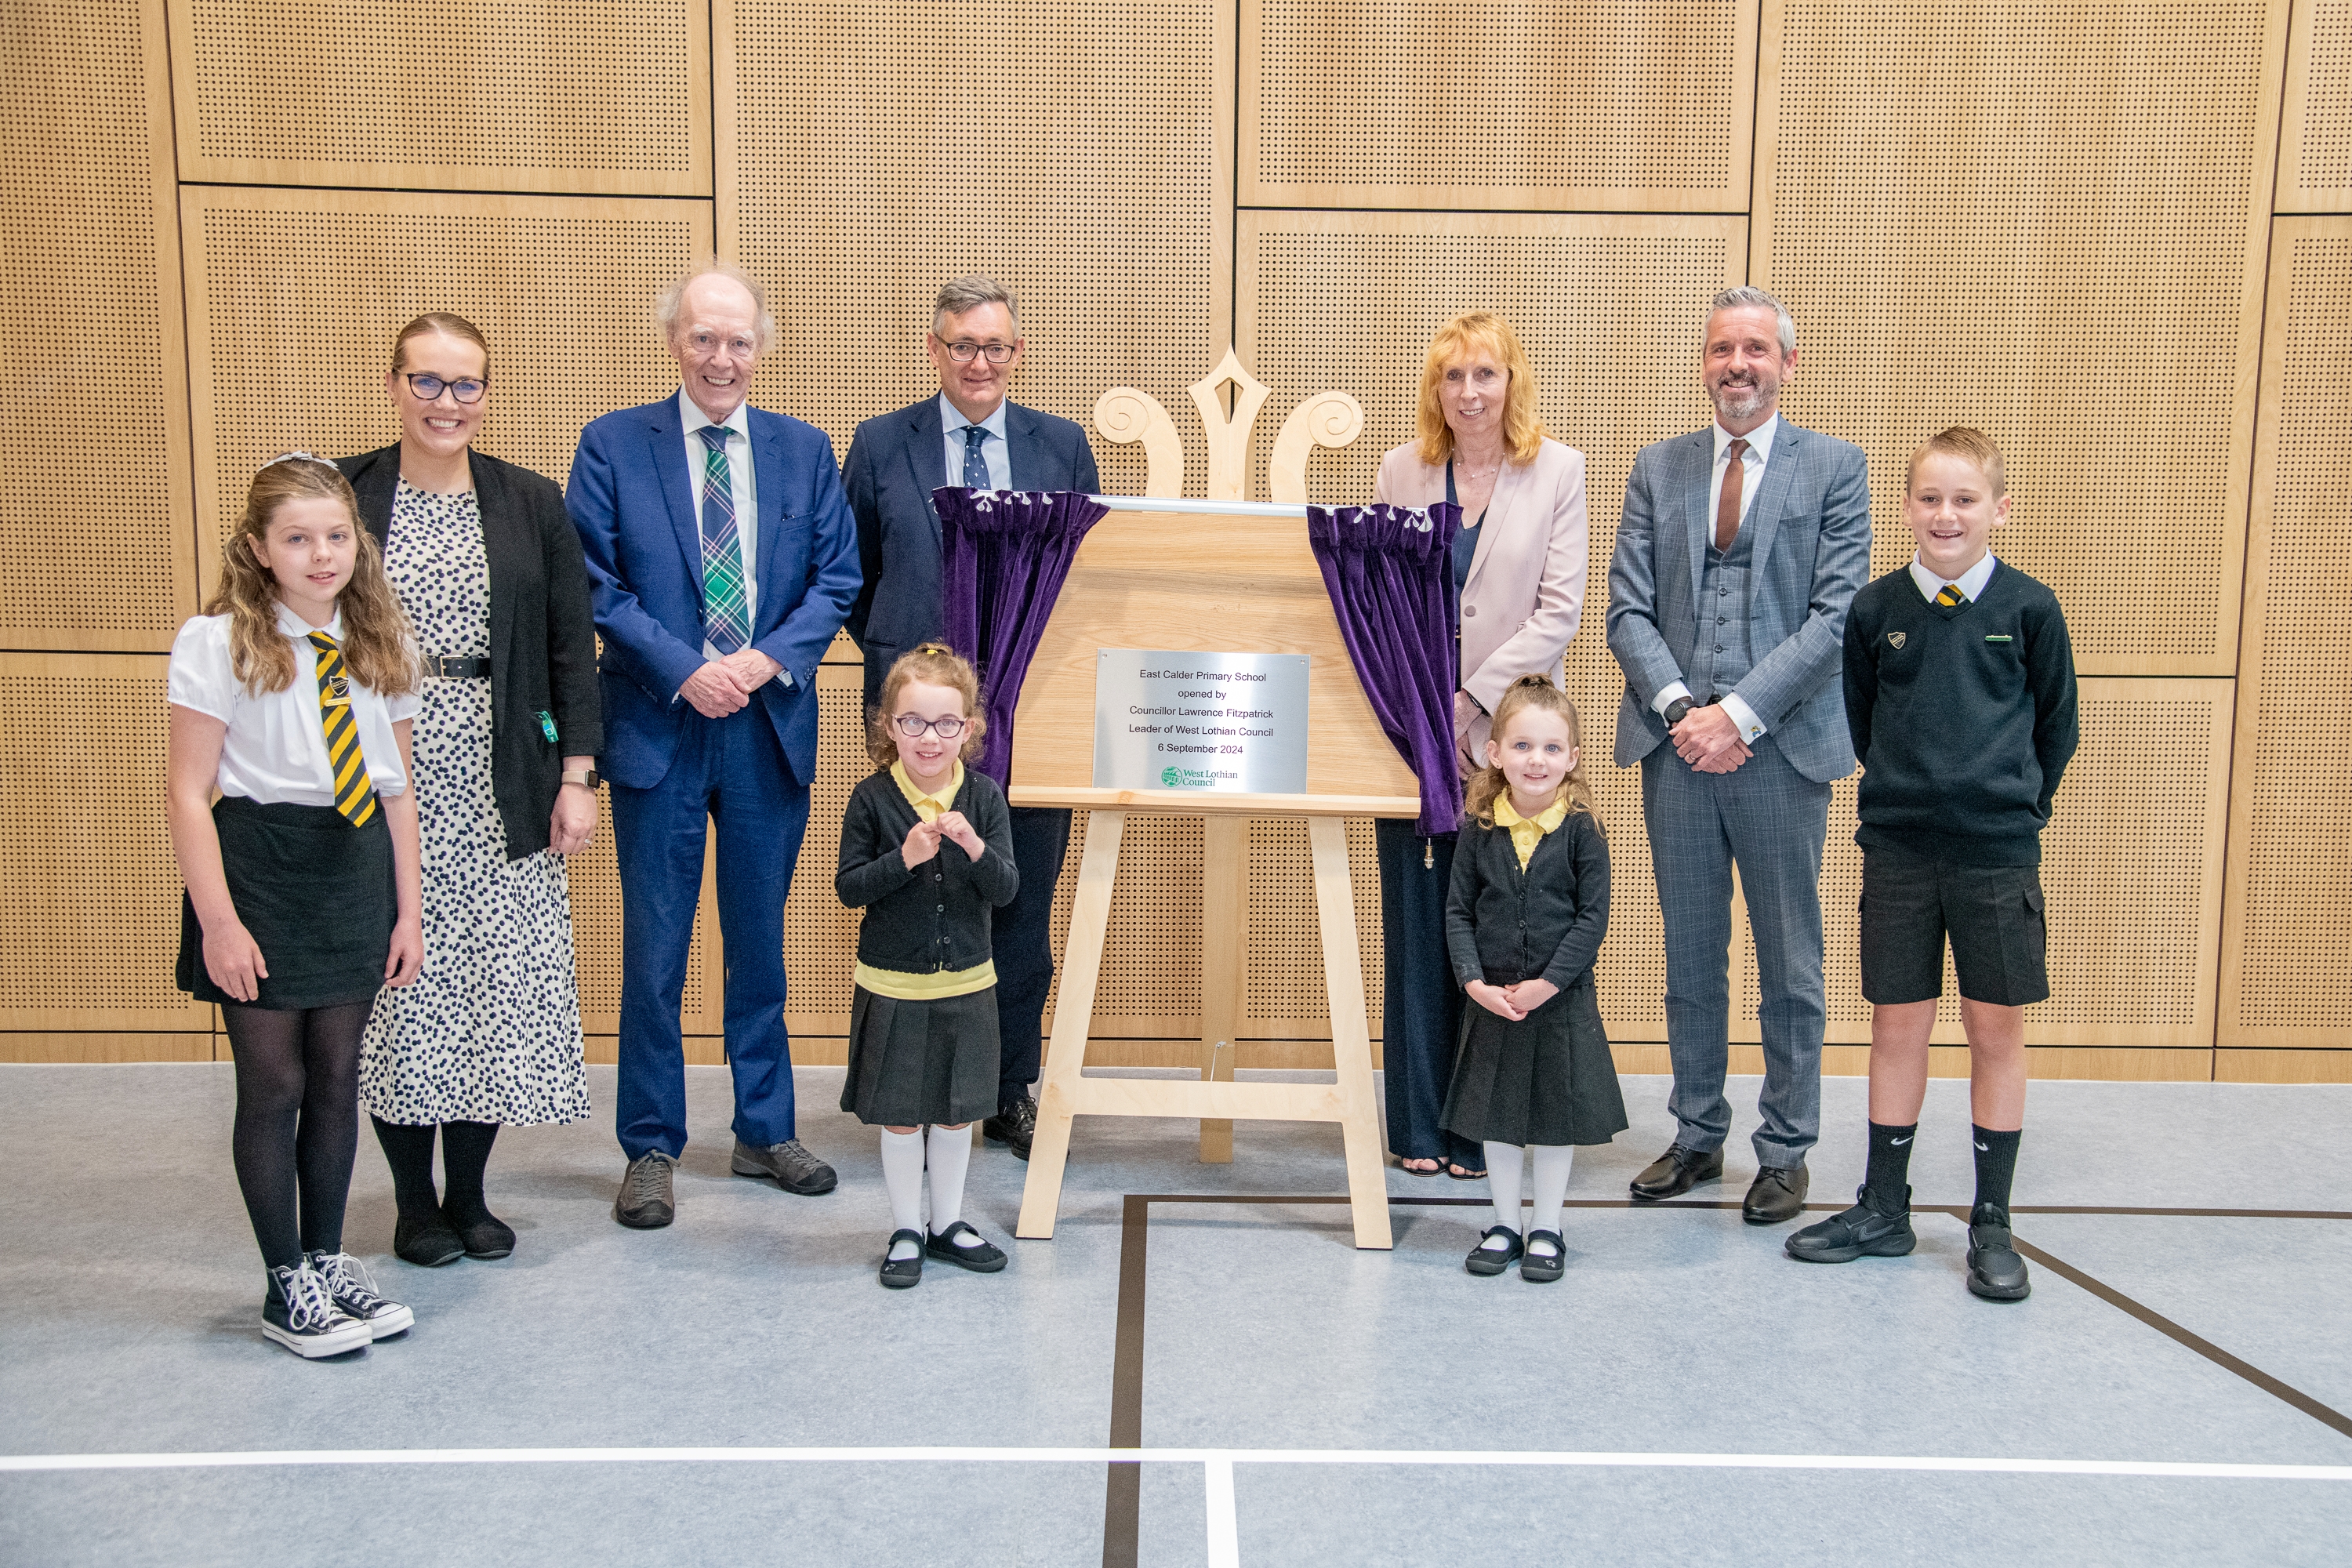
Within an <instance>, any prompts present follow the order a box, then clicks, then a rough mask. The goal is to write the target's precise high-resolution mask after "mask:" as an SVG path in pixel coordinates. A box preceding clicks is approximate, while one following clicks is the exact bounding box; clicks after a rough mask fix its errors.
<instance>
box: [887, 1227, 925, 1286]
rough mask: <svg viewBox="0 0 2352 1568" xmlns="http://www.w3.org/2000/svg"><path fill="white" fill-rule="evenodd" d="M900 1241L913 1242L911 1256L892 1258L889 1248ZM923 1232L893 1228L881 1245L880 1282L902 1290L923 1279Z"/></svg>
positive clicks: (919, 1282)
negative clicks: (913, 1247)
mask: <svg viewBox="0 0 2352 1568" xmlns="http://www.w3.org/2000/svg"><path fill="white" fill-rule="evenodd" d="M902 1241H911V1242H913V1243H914V1244H915V1248H916V1251H915V1256H914V1257H912V1258H892V1257H891V1256H890V1249H891V1248H892V1247H896V1246H898V1244H899V1243H900V1242H902ZM922 1246H923V1233H922V1232H921V1231H919V1230H894V1231H892V1232H891V1233H890V1239H889V1240H888V1241H887V1242H885V1243H883V1245H882V1283H883V1284H884V1285H886V1286H887V1287H888V1288H889V1289H893V1290H904V1289H907V1288H908V1286H909V1285H919V1284H921V1283H922V1281H923V1254H922Z"/></svg>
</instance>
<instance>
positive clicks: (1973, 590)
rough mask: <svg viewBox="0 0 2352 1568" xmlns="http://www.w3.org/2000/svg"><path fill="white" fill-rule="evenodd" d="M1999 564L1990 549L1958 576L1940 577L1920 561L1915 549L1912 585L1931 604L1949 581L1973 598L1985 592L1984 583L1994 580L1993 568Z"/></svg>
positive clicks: (1912, 559)
mask: <svg viewBox="0 0 2352 1568" xmlns="http://www.w3.org/2000/svg"><path fill="white" fill-rule="evenodd" d="M1997 564H1999V563H1997V562H1995V561H1994V560H1993V558H1992V552H1991V551H1990V550H1988V551H1986V552H1984V558H1983V559H1982V560H1980V561H1979V562H1978V563H1976V564H1975V565H1973V566H1971V567H1969V569H1968V570H1967V571H1965V572H1963V573H1961V574H1959V575H1958V576H1957V577H1938V576H1937V575H1936V574H1934V573H1933V572H1930V571H1928V570H1927V568H1926V567H1925V566H1922V565H1921V564H1920V563H1919V555H1918V552H1916V551H1914V552H1912V555H1911V585H1912V586H1913V587H1915V588H1916V589H1918V590H1919V596H1920V597H1921V598H1923V599H1925V600H1927V602H1928V603H1929V604H1933V603H1935V601H1936V595H1938V594H1940V593H1942V592H1943V591H1944V584H1947V583H1953V584H1958V586H1959V590H1960V592H1961V593H1962V594H1963V595H1967V596H1968V597H1969V599H1971V600H1973V599H1975V598H1976V597H1977V595H1979V594H1982V593H1983V592H1984V585H1985V584H1987V583H1989V582H1990V581H1992V569H1993V567H1994V566H1995V565H1997Z"/></svg>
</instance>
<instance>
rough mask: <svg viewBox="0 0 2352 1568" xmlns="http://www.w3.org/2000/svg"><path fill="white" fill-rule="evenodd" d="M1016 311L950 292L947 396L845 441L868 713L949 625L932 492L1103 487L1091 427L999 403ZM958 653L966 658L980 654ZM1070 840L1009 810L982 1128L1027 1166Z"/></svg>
mask: <svg viewBox="0 0 2352 1568" xmlns="http://www.w3.org/2000/svg"><path fill="white" fill-rule="evenodd" d="M1019 310H1020V306H1019V304H1018V302H1017V301H1015V300H1014V299H1013V294H1012V292H1011V290H1009V289H1006V288H1005V287H1004V286H1003V284H1001V283H998V282H997V281H996V280H995V279H990V278H961V279H957V280H956V281H954V282H952V283H950V284H948V285H947V286H946V287H944V288H942V289H940V294H939V300H938V302H937V304H936V305H935V307H934V308H933V310H932V312H931V330H930V331H929V333H927V334H926V335H925V337H924V340H923V352H924V353H926V354H927V355H929V359H930V362H931V363H932V365H933V366H935V367H936V368H937V369H938V371H939V373H940V393H939V395H938V396H936V397H926V398H924V399H923V400H922V401H921V402H920V403H917V404H914V405H910V406H908V407H906V408H901V409H899V410H898V412H897V413H895V414H885V415H882V416H879V417H877V418H874V419H868V420H867V421H866V423H865V424H863V425H860V426H858V427H857V433H856V436H855V437H852V439H851V440H850V443H849V462H848V465H847V467H846V468H845V473H844V479H845V481H846V484H847V487H848V490H849V506H850V510H852V511H853V512H855V513H856V517H857V554H858V559H859V561H860V563H862V564H863V566H864V568H865V574H866V584H865V586H864V588H862V589H861V590H860V591H859V593H858V595H857V605H856V608H854V609H853V610H851V611H850V614H849V635H850V636H851V637H855V638H856V639H857V646H858V647H859V648H860V649H862V650H863V651H864V653H865V655H866V710H867V711H869V712H870V711H872V710H873V707H874V704H875V702H876V701H877V700H878V698H879V697H880V694H881V689H882V678H883V677H884V676H886V675H887V674H888V673H889V672H890V665H891V661H892V660H894V659H896V658H898V656H899V655H900V654H902V653H904V652H906V651H907V650H908V648H911V647H916V646H917V645H918V644H920V643H922V642H925V641H928V640H929V639H930V638H933V637H938V636H939V635H940V628H941V626H942V623H943V621H944V611H943V609H942V607H941V605H940V517H939V512H938V510H936V509H935V508H934V507H933V506H932V505H931V492H932V491H933V490H935V489H939V488H940V486H942V485H968V486H970V487H971V488H972V489H994V490H1009V489H1020V490H1084V491H1087V492H1088V493H1089V494H1091V493H1092V492H1093V491H1095V490H1096V489H1097V488H1098V487H1099V486H1100V484H1101V480H1100V479H1099V478H1097V475H1096V472H1095V457H1094V451H1093V449H1092V448H1091V447H1088V446H1087V433H1086V432H1085V431H1084V430H1083V429H1081V428H1079V427H1078V426H1076V425H1074V424H1072V423H1071V422H1070V421H1069V420H1067V419H1061V418H1056V417H1055V416H1053V415H1051V414H1041V413H1039V412H1037V411H1036V410H1035V409H1034V408H1024V407H1022V406H1021V405H1019V404H1017V403H1012V402H1008V401H1007V400H1006V398H1005V393H1006V391H1007V390H1008V389H1009V388H1010V387H1011V386H1012V384H1013V371H1014V370H1016V369H1018V368H1019V366H1020V364H1021V321H1020V315H1019ZM956 651H957V652H959V653H961V654H964V655H966V656H967V657H968V656H970V655H971V653H972V652H973V651H974V650H972V649H971V648H958V649H957V650H956ZM1069 840H1070V814H1069V813H1068V812H1066V811H1053V810H1045V809H1042V808H1038V807H1034V806H1032V807H1021V806H1016V807H1014V808H1013V864H1014V865H1015V866H1017V867H1019V868H1020V869H1021V891H1020V893H1019V895H1018V896H1017V897H1016V898H1014V900H1013V904H1012V907H1010V908H1009V909H1003V910H998V911H997V914H996V921H995V927H994V947H995V951H994V952H993V954H992V957H993V959H994V962H995V965H996V1020H997V1028H998V1031H999V1034H1000V1037H1001V1038H1002V1040H1003V1047H1002V1048H1003V1058H1002V1065H1001V1068H1000V1071H999V1074H998V1081H997V1091H996V1099H997V1106H998V1110H997V1113H996V1114H995V1115H994V1116H992V1117H990V1118H988V1120H987V1121H984V1122H983V1123H982V1130H983V1131H985V1133H986V1134H987V1136H988V1137H990V1138H992V1139H994V1140H996V1141H997V1142H1003V1143H1005V1144H1009V1145H1010V1146H1011V1147H1012V1150H1013V1152H1014V1153H1016V1154H1018V1155H1020V1156H1021V1157H1022V1158H1023V1159H1024V1160H1025V1159H1027V1158H1028V1157H1029V1140H1030V1136H1031V1134H1032V1133H1033V1132H1034V1131H1035V1129H1036V1125H1037V1107H1036V1104H1035V1102H1034V1100H1031V1099H1030V1097H1029V1086H1030V1085H1031V1084H1032V1083H1034V1081H1036V1078H1037V1067H1038V1047H1039V1045H1040V1043H1041V1041H1042V1038H1043V1033H1044V1019H1045V993H1046V992H1047V991H1049V990H1051V989H1052V988H1053V984H1054V946H1053V929H1052V927H1053V916H1054V885H1055V882H1056V881H1057V880H1059V879H1060V878H1061V875H1062V856H1063V851H1064V850H1065V849H1066V848H1067V847H1068V845H1069Z"/></svg>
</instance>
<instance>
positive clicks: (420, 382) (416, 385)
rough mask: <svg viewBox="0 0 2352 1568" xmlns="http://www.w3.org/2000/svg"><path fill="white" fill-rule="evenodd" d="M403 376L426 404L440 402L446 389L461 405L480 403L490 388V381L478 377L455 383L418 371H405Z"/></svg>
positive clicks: (461, 378) (461, 379)
mask: <svg viewBox="0 0 2352 1568" xmlns="http://www.w3.org/2000/svg"><path fill="white" fill-rule="evenodd" d="M401 374H402V375H403V376H404V377H405V378H406V379H407V382H408V390H409V391H411V392H413V393H415V395H417V397H418V399H419V400H421V401H423V402H425V403H435V402H438V401H439V400H440V397H441V394H442V392H443V390H444V389H446V390H447V392H448V394H449V395H450V396H452V397H454V398H456V399H457V401H458V402H460V403H479V402H480V401H481V400H482V394H483V393H485V392H487V391H488V390H489V387H490V384H489V382H488V379H486V378H485V377H482V376H478V375H463V376H459V377H458V378H457V380H455V381H444V380H442V379H441V378H440V377H439V376H437V375H425V374H422V373H421V372H416V371H403V372H402V373H401Z"/></svg>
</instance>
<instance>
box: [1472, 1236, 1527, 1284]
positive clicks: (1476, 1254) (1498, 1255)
mask: <svg viewBox="0 0 2352 1568" xmlns="http://www.w3.org/2000/svg"><path fill="white" fill-rule="evenodd" d="M1490 1236H1504V1237H1510V1241H1511V1245H1510V1246H1508V1247H1505V1248H1504V1249H1503V1250H1502V1251H1500V1252H1497V1251H1496V1250H1495V1249H1494V1248H1493V1247H1489V1246H1487V1245H1486V1238H1487V1237H1490ZM1527 1250H1528V1244H1527V1243H1526V1242H1524V1241H1521V1240H1520V1239H1519V1233H1518V1232H1517V1231H1516V1230H1513V1229H1512V1228H1511V1227H1510V1226H1507V1225H1490V1226H1487V1227H1486V1229H1485V1230H1483V1231H1481V1232H1479V1234H1478V1245H1477V1246H1475V1247H1472V1248H1471V1249H1470V1256H1469V1257H1467V1258H1464V1259H1463V1260H1462V1267H1463V1268H1467V1269H1468V1270H1470V1272H1471V1273H1473V1274H1479V1275H1492V1274H1500V1273H1501V1272H1503V1270H1504V1269H1506V1268H1509V1267H1510V1266H1511V1265H1512V1264H1514V1263H1517V1261H1518V1260H1519V1259H1520V1258H1522V1257H1524V1256H1525V1255H1526V1253H1527Z"/></svg>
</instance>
